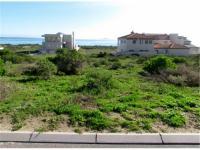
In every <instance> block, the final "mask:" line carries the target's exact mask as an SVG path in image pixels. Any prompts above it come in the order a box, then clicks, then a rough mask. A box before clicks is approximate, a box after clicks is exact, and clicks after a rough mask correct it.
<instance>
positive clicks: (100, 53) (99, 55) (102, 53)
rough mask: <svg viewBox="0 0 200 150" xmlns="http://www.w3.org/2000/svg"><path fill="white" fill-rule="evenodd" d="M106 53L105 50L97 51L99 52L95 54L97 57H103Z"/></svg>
mask: <svg viewBox="0 0 200 150" xmlns="http://www.w3.org/2000/svg"><path fill="white" fill-rule="evenodd" d="M107 55H108V54H107V53H106V52H99V54H97V57H105V56H107Z"/></svg>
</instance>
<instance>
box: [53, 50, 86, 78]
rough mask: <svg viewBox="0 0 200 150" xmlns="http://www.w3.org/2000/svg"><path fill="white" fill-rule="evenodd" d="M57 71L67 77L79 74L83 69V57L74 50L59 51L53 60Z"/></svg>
mask: <svg viewBox="0 0 200 150" xmlns="http://www.w3.org/2000/svg"><path fill="white" fill-rule="evenodd" d="M54 62H55V64H56V65H57V67H58V71H60V72H63V73H65V74H67V75H72V74H79V73H80V72H81V69H82V67H83V63H84V58H83V56H82V55H81V54H80V53H78V52H77V51H74V50H67V49H59V50H58V51H57V55H56V57H55V59H54Z"/></svg>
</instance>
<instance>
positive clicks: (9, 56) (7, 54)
mask: <svg viewBox="0 0 200 150" xmlns="http://www.w3.org/2000/svg"><path fill="white" fill-rule="evenodd" d="M0 58H2V60H3V61H4V62H7V61H10V62H12V63H14V64H18V63H22V62H34V61H35V60H34V58H33V57H31V56H29V55H25V54H18V53H15V52H13V51H11V50H9V49H5V50H3V51H0Z"/></svg>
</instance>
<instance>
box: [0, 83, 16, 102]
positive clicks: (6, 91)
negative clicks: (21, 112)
mask: <svg viewBox="0 0 200 150" xmlns="http://www.w3.org/2000/svg"><path fill="white" fill-rule="evenodd" d="M15 89H16V86H15V85H14V84H12V83H8V82H6V81H1V80H0V101H2V100H5V99H6V98H7V97H8V96H9V95H10V94H11V93H12V92H13V91H14V90H15Z"/></svg>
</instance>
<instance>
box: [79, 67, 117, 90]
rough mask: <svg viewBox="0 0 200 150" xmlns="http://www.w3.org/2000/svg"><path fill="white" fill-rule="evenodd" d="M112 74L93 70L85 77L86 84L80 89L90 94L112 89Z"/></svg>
mask: <svg viewBox="0 0 200 150" xmlns="http://www.w3.org/2000/svg"><path fill="white" fill-rule="evenodd" d="M114 84H115V83H114V81H113V78H112V74H111V73H110V72H108V71H104V70H94V71H91V72H89V73H88V74H87V75H86V84H85V85H84V86H83V87H82V90H85V91H87V92H89V93H91V94H99V93H102V92H104V91H105V90H108V89H111V88H113V87H114Z"/></svg>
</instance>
